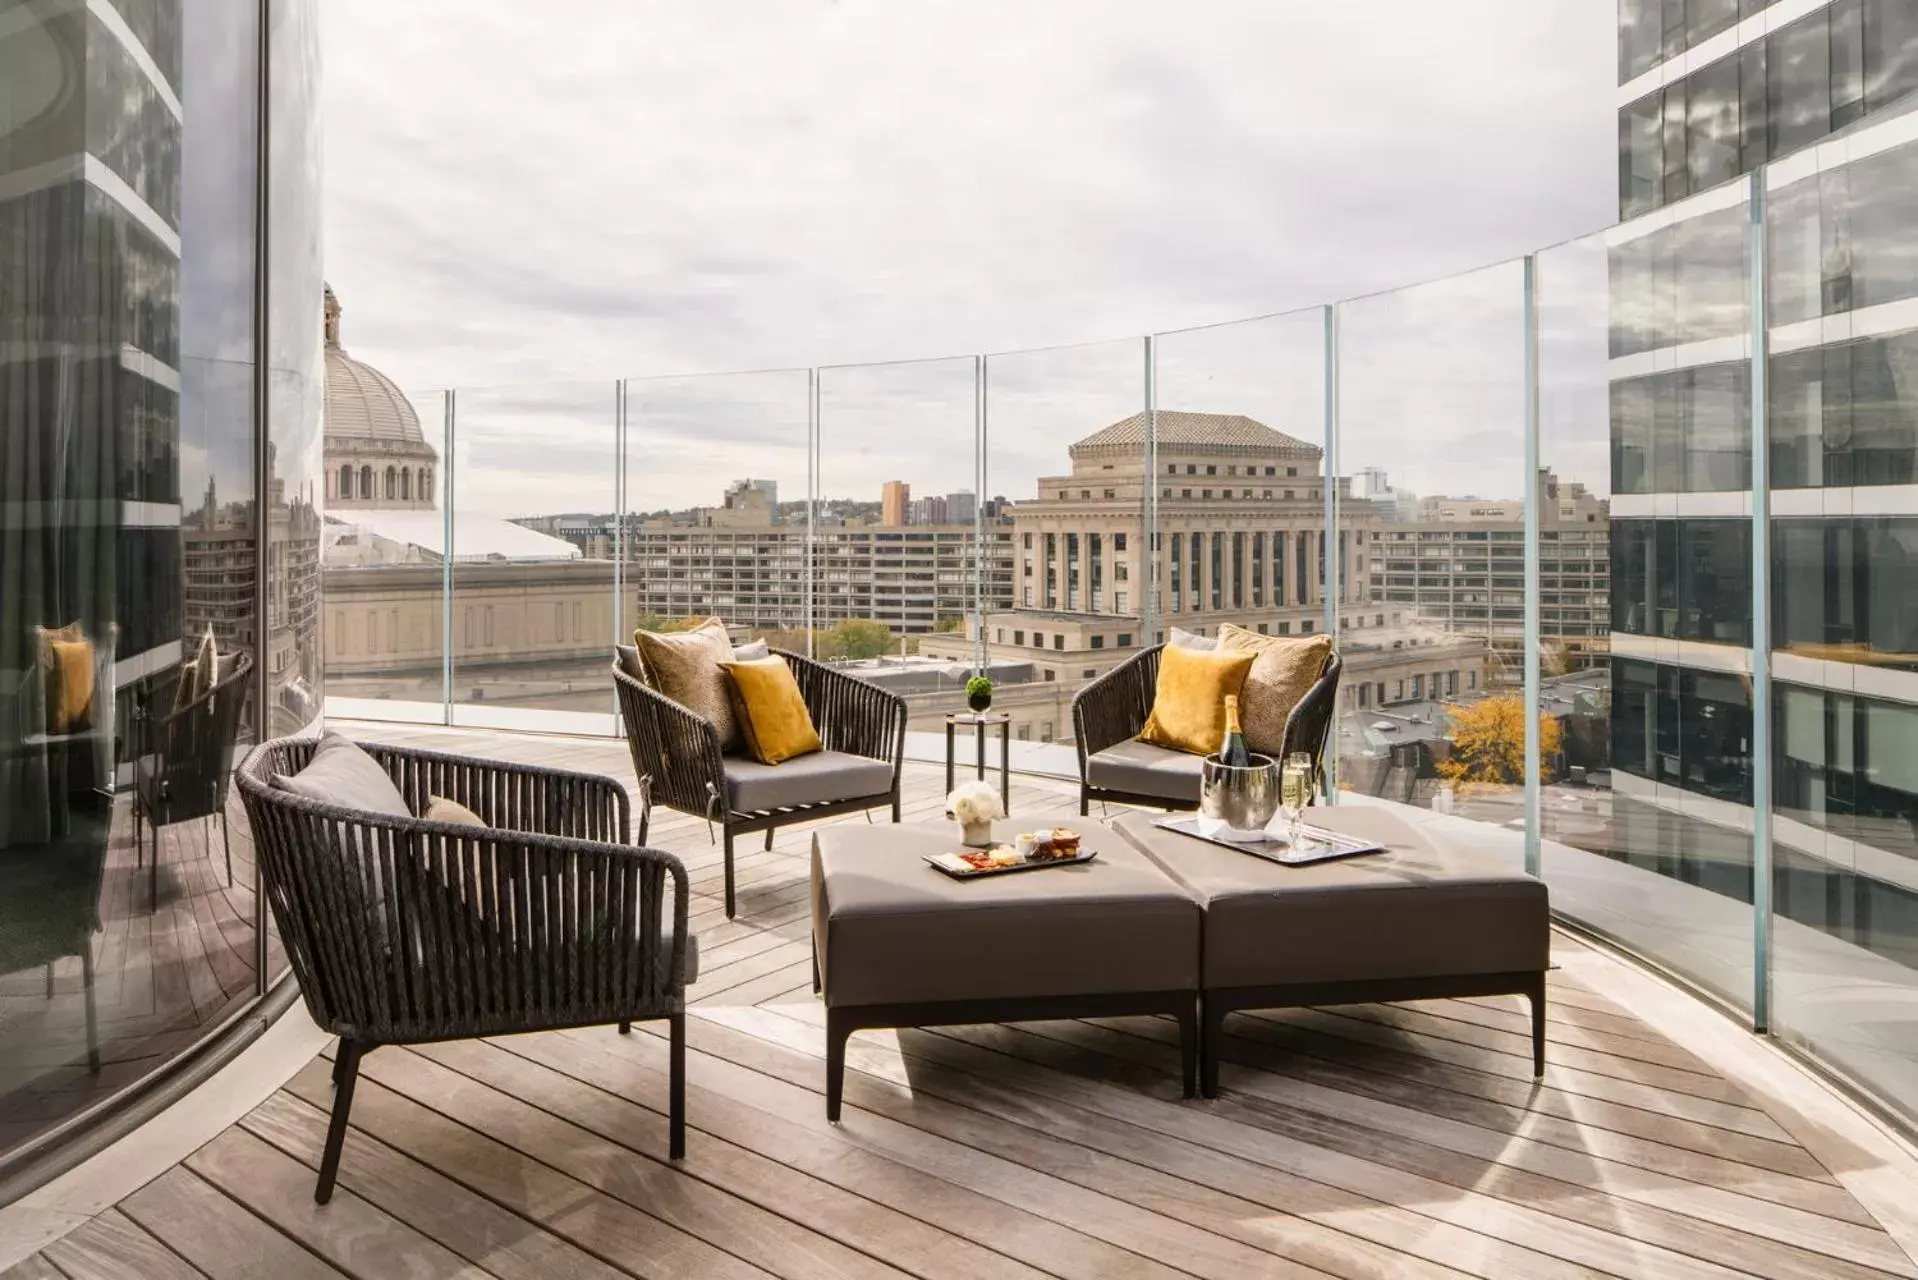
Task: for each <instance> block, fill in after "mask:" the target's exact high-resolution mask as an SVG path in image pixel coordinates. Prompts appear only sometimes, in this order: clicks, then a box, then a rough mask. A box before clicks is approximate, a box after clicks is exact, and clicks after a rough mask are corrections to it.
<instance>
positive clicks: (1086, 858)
mask: <svg viewBox="0 0 1918 1280" xmlns="http://www.w3.org/2000/svg"><path fill="white" fill-rule="evenodd" d="M920 856H921V857H922V858H924V859H925V860H926V865H927V866H929V867H931V868H932V869H933V870H934V871H937V872H939V873H940V874H942V875H948V876H951V877H952V878H953V879H954V880H980V879H984V878H985V877H987V876H1004V875H1011V874H1012V873H1013V872H1015V871H1043V870H1045V869H1046V868H1047V867H1076V866H1079V865H1081V864H1082V863H1087V862H1091V861H1092V860H1093V859H1094V858H1096V857H1098V856H1099V851H1098V850H1097V849H1085V848H1081V849H1080V850H1079V852H1077V853H1075V854H1073V855H1072V856H1071V857H1070V858H1044V859H1041V860H1040V861H1038V862H1015V863H1013V864H1012V865H1011V866H1009V867H983V868H981V867H967V868H966V869H965V870H964V871H954V870H953V869H952V868H951V867H948V866H945V865H943V864H942V863H941V862H940V861H939V858H940V857H941V855H939V854H935V853H925V854H921V855H920Z"/></svg>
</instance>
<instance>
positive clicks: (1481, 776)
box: [1436, 695, 1564, 785]
mask: <svg viewBox="0 0 1918 1280" xmlns="http://www.w3.org/2000/svg"><path fill="white" fill-rule="evenodd" d="M1445 710H1446V714H1447V715H1448V716H1449V717H1450V719H1451V733H1450V734H1449V735H1448V737H1449V740H1450V742H1451V751H1450V753H1449V754H1448V755H1447V756H1446V757H1445V758H1444V759H1442V760H1439V761H1438V762H1437V765H1436V768H1437V769H1438V774H1439V777H1441V778H1444V779H1445V780H1446V781H1447V782H1453V783H1460V784H1465V785H1472V784H1478V783H1486V784H1498V783H1505V784H1513V783H1521V782H1523V781H1525V703H1524V701H1523V700H1522V699H1520V698H1517V697H1512V696H1509V695H1508V696H1505V697H1497V698H1486V699H1484V700H1483V701H1480V702H1473V703H1454V704H1452V705H1450V706H1448V707H1446V709H1445ZM1563 744H1564V731H1563V729H1562V728H1561V727H1560V725H1559V722H1558V717H1556V716H1540V717H1539V725H1538V748H1539V758H1540V760H1541V761H1549V760H1551V759H1553V758H1554V757H1555V756H1557V755H1558V753H1559V751H1560V750H1561V749H1562V747H1563ZM1541 768H1543V766H1541ZM1544 778H1545V775H1544V774H1543V773H1541V778H1540V780H1541V781H1543V780H1544Z"/></svg>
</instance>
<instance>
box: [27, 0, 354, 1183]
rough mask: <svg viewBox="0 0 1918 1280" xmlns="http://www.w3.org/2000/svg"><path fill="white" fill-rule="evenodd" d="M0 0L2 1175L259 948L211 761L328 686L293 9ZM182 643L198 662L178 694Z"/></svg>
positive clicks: (260, 930) (76, 1115)
mask: <svg viewBox="0 0 1918 1280" xmlns="http://www.w3.org/2000/svg"><path fill="white" fill-rule="evenodd" d="M9 19H10V20H9V21H7V22H6V23H5V24H4V29H3V30H0V84H4V85H5V86H6V98H7V107H6V110H5V112H4V113H0V192H3V193H4V196H0V584H4V589H3V591H0V1029H4V1034H0V1170H4V1169H10V1168H12V1167H15V1166H17V1165H18V1164H20V1163H21V1162H23V1161H25V1160H27V1159H29V1158H31V1157H32V1156H33V1155H34V1154H35V1153H37V1152H40V1151H43V1150H45V1149H47V1148H48V1147H50V1146H51V1145H53V1143H54V1142H56V1141H57V1140H58V1138H59V1136H60V1134H61V1133H62V1132H65V1131H66V1130H67V1129H69V1128H70V1127H71V1126H72V1125H74V1124H77V1123H82V1122H84V1120H85V1119H86V1118H88V1117H89V1116H90V1115H98V1114H102V1113H103V1112H104V1111H105V1110H106V1109H107V1108H108V1107H109V1106H110V1105H111V1103H112V1102H113V1101H114V1100H115V1099H116V1098H117V1097H119V1096H122V1095H123V1094H124V1092H125V1091H126V1090H127V1088H128V1087H129V1086H133V1085H137V1084H139V1083H141V1082H143V1081H146V1080H148V1079H150V1078H152V1077H153V1076H154V1074H155V1073H156V1072H157V1071H159V1070H161V1069H163V1068H165V1067H167V1066H169V1065H170V1064H172V1063H175V1062H177V1061H178V1060H179V1059H180V1058H181V1057H182V1055H184V1054H186V1053H187V1052H188V1051H190V1050H191V1049H193V1048H194V1047H195V1046H197V1045H199V1044H201V1043H202V1042H204V1041H205V1040H206V1039H207V1038H208V1037H209V1036H210V1035H211V1034H213V1033H214V1032H215V1031H217V1030H218V1029H219V1028H221V1027H223V1026H225V1025H227V1024H229V1023H230V1022H231V1021H232V1020H233V1019H234V1018H235V1016H236V1015H237V1014H239V1013H240V1012H242V1011H243V1010H245V1009H246V1008H247V1007H248V1006H249V1005H251V1004H252V1003H253V1002H254V1001H256V1000H257V999H258V998H259V997H260V996H261V995H262V994H263V993H264V991H265V990H266V987H267V986H268V984H269V982H270V980H271V979H273V978H274V977H276V976H277V973H278V971H279V969H280V968H281V967H282V966H281V964H280V962H279V961H278V959H277V956H276V955H274V954H273V953H272V952H271V951H270V949H269V947H268V945H267V943H266V930H265V928H264V916H265V912H264V907H263V902H262V900H261V899H260V897H259V896H258V895H256V894H255V892H254V877H253V858H252V853H251V842H250V840H249V838H248V834H247V829H246V822H245V817H244V815H243V813H242V811H241V809H240V806H239V804H238V797H237V794H227V793H225V792H224V791H223V789H222V788H220V787H219V786H218V785H217V780H218V779H220V778H222V777H224V776H225V775H226V774H227V773H228V772H229V771H230V768H231V766H232V763H233V761H234V759H235V756H236V754H237V753H238V752H239V751H241V750H243V749H244V748H245V747H246V746H247V745H248V744H250V743H252V742H254V741H257V740H258V738H259V737H260V735H261V734H262V733H268V734H279V733H289V732H297V731H300V730H303V729H305V728H307V727H308V726H310V725H312V724H313V723H315V722H316V720H317V718H318V716H319V712H320V706H321V700H322V697H323V689H322V687H321V684H320V672H319V662H318V655H319V649H318V636H319V599H320V580H319V555H318V548H319V540H320V522H321V518H322V517H321V505H320V501H319V499H318V497H317V496H316V492H317V491H316V488H315V481H316V479H317V476H318V468H319V398H320V375H319V366H318V360H319V352H320V346H319V309H318V298H319V295H320V279H319V245H318V230H317V217H318V171H317V161H318V151H317V145H316V136H317V135H316V134H315V132H314V130H315V128H316V122H315V120H314V118H313V117H314V110H315V104H314V97H315V90H316V88H317V77H318V64H317V45H316V42H315V40H314V33H313V27H312V13H311V10H310V6H309V5H308V4H306V3H296V2H293V0H273V2H272V3H263V2H262V0H207V2H206V3H200V2H199V0H194V3H192V4H187V3H184V2H183V0H157V2H149V3H141V4H112V5H92V6H78V7H74V6H62V7H53V8H47V7H41V8H39V9H34V8H31V7H30V8H25V9H20V8H18V7H15V8H14V9H13V10H11V11H10V12H9ZM263 135H264V136H263ZM263 143H264V144H265V145H264V147H263ZM263 151H264V153H265V155H266V157H267V158H266V161H265V165H264V167H263V165H262V154H263ZM269 174H271V176H272V178H273V183H272V187H273V199H272V201H271V202H270V203H269V204H266V205H264V206H263V204H262V198H263V197H262V192H263V191H264V190H265V189H266V186H267V181H266V179H267V177H268V175H269ZM262 228H264V230H265V240H264V241H262V239H261V231H262ZM263 250H265V252H264V254H263V252H262V251H263ZM263 260H264V261H265V263H266V264H267V270H266V278H264V279H262V278H261V274H260V264H261V262H262V261H263ZM263 298H264V299H267V300H269V302H268V305H267V307H266V309H265V310H264V312H263V310H262V305H261V304H262V299H263ZM262 342H265V343H266V344H267V350H268V356H267V358H265V359H262V358H261V355H260V351H261V345H262ZM208 644H210V645H211V647H212V648H213V649H214V650H215V652H216V653H217V654H218V655H219V657H218V658H217V659H216V662H217V665H218V672H217V676H216V679H218V680H219V684H218V687H217V688H216V691H215V693H214V694H213V695H212V697H211V699H210V700H208V699H202V700H199V701H196V700H195V699H194V698H193V696H192V693H191V688H190V675H197V673H198V671H199V670H200V669H201V664H200V663H199V662H198V661H197V660H198V658H199V656H200V654H201V652H202V647H203V646H205V645H208ZM241 665H245V667H246V671H247V674H246V675H245V676H243V677H241V676H234V677H233V678H234V680H236V681H237V682H236V683H231V684H228V683H225V681H224V679H223V678H224V677H227V676H228V675H229V674H231V673H235V672H237V670H238V669H239V667H240V666H241ZM176 708H179V710H178V711H177V712H176ZM196 716H198V717H206V716H211V717H213V718H214V719H215V720H216V722H217V725H218V729H219V732H218V734H217V735H216V736H215V740H214V742H213V744H212V746H211V748H207V747H205V746H204V745H202V746H199V747H193V746H192V745H191V744H193V743H194V742H196V741H199V742H202V743H203V742H204V739H203V738H200V737H197V736H196V735H190V734H188V733H186V732H184V731H183V730H182V728H181V726H182V725H183V724H184V723H185V720H184V719H182V717H189V718H190V717H196ZM203 783H204V784H209V785H200V784H203ZM136 807H137V808H138V810H139V817H138V820H137V822H136V818H135V811H136Z"/></svg>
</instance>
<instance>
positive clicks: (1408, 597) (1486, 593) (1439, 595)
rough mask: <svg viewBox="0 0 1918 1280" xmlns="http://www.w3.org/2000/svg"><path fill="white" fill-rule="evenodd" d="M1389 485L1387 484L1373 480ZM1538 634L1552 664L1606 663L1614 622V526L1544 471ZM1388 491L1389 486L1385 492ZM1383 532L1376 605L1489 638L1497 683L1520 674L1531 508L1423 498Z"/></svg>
mask: <svg viewBox="0 0 1918 1280" xmlns="http://www.w3.org/2000/svg"><path fill="white" fill-rule="evenodd" d="M1375 483H1376V484H1382V483H1383V476H1382V475H1381V476H1378V477H1376V478H1375ZM1537 485H1538V498H1539V503H1538V509H1539V512H1540V516H1541V519H1540V528H1539V635H1540V637H1541V638H1542V639H1543V640H1544V641H1545V644H1546V646H1547V652H1548V654H1551V655H1552V657H1553V662H1554V665H1561V664H1562V665H1566V666H1570V667H1583V666H1587V665H1590V664H1591V663H1592V662H1595V661H1602V660H1603V658H1604V655H1605V652H1606V638H1607V633H1608V632H1609V630H1610V624H1611V608H1610V604H1609V602H1608V590H1609V587H1608V582H1609V579H1610V573H1611V561H1610V550H1609V547H1610V540H1611V526H1610V523H1609V519H1608V512H1607V505H1606V502H1605V500H1604V499H1603V498H1600V497H1597V496H1596V495H1594V494H1592V493H1591V492H1590V491H1589V490H1588V489H1587V488H1586V487H1585V486H1584V485H1583V484H1579V483H1577V482H1575V481H1574V482H1566V481H1561V480H1560V479H1559V478H1558V476H1556V475H1554V474H1553V473H1552V472H1551V471H1549V470H1544V471H1541V472H1540V473H1539V476H1538V480H1537ZM1386 491H1387V492H1391V491H1390V490H1389V488H1388V489H1387V490H1386ZM1407 507H1410V508H1412V509H1413V510H1414V511H1415V512H1416V517H1415V518H1414V519H1412V520H1410V521H1405V522H1400V521H1397V520H1394V521H1392V522H1391V523H1388V524H1386V525H1385V527H1384V529H1383V531H1382V532H1381V534H1380V544H1379V549H1378V554H1377V560H1378V563H1377V564H1376V565H1375V566H1374V585H1375V588H1376V599H1377V600H1379V601H1380V602H1381V603H1383V604H1385V605H1388V606H1390V607H1391V608H1392V609H1395V610H1398V611H1401V612H1404V613H1408V614H1412V615H1414V616H1416V617H1417V618H1418V619H1419V620H1420V621H1422V622H1424V623H1427V624H1429V625H1431V626H1433V627H1436V628H1438V629H1440V630H1443V631H1448V632H1453V633H1458V634H1464V635H1477V636H1483V637H1485V638H1486V639H1487V640H1488V641H1489V642H1490V644H1491V651H1492V654H1493V657H1494V659H1495V661H1496V662H1497V664H1498V671H1497V673H1496V678H1497V679H1499V680H1500V681H1501V682H1504V683H1517V682H1518V681H1519V680H1520V679H1522V677H1523V674H1524V641H1525V503H1524V501H1523V500H1522V499H1517V498H1513V499H1489V500H1488V499H1482V498H1436V497H1434V498H1421V499H1418V500H1416V501H1415V502H1410V503H1408V502H1405V501H1404V500H1403V498H1400V499H1399V501H1398V503H1397V511H1399V512H1403V511H1405V510H1406V509H1407Z"/></svg>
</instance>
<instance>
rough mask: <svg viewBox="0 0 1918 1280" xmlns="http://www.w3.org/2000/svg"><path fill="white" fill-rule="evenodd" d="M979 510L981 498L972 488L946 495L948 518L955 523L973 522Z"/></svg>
mask: <svg viewBox="0 0 1918 1280" xmlns="http://www.w3.org/2000/svg"><path fill="white" fill-rule="evenodd" d="M978 512H979V500H978V498H976V497H975V496H974V495H973V492H972V490H970V489H961V490H959V492H957V493H949V494H947V495H946V519H947V520H949V521H951V522H952V523H953V524H971V523H972V521H973V518H974V517H975V516H976V515H977V514H978Z"/></svg>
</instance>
